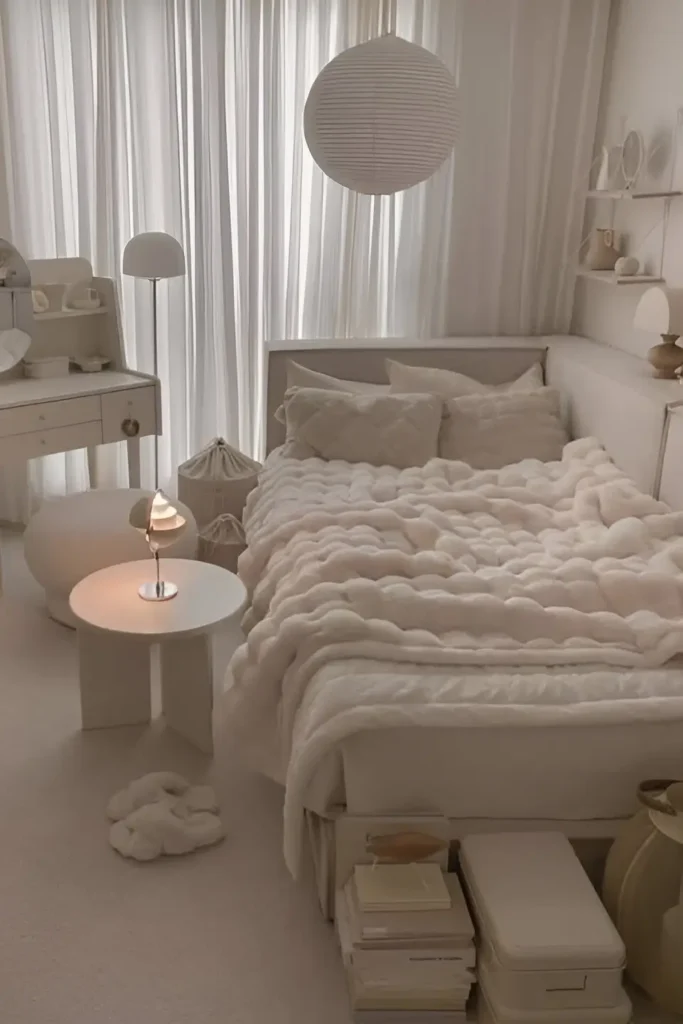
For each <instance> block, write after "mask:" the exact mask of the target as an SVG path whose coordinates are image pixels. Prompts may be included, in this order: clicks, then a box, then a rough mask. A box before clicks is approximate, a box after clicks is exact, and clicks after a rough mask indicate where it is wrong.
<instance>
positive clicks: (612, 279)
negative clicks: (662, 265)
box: [576, 267, 664, 288]
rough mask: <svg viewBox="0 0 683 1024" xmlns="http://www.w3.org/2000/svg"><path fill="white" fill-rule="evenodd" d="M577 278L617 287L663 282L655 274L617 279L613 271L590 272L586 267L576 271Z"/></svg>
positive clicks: (632, 275)
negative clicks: (585, 278)
mask: <svg viewBox="0 0 683 1024" xmlns="http://www.w3.org/2000/svg"><path fill="white" fill-rule="evenodd" d="M576 273H577V275H578V276H579V277H587V278H588V279H589V280H591V281H602V283H603V284H612V285H618V286H619V287H622V286H625V285H630V287H631V288H633V287H634V285H639V284H640V285H645V284H661V283H662V281H663V280H664V278H663V277H659V276H658V275H656V274H631V275H629V276H628V277H626V276H624V277H618V276H617V275H616V274H615V273H614V271H613V270H590V269H589V268H588V267H579V268H578V270H577V271H576Z"/></svg>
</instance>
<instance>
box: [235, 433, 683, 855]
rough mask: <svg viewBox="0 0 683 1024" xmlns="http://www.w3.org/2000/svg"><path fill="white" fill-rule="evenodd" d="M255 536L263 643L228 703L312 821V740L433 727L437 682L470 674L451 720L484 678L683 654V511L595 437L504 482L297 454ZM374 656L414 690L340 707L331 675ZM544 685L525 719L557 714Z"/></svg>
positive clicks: (348, 699)
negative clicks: (544, 709)
mask: <svg viewBox="0 0 683 1024" xmlns="http://www.w3.org/2000/svg"><path fill="white" fill-rule="evenodd" d="M245 529H246V534H247V541H248V549H247V551H246V552H245V553H244V555H243V556H242V558H241V561H240V574H241V576H242V578H243V580H244V582H245V583H246V585H247V587H248V590H249V593H250V597H251V605H250V609H249V611H248V612H247V615H246V617H245V620H244V627H245V630H246V632H247V642H246V643H245V644H244V645H243V646H242V647H241V648H240V649H239V650H238V651H237V653H236V654H235V657H234V658H233V660H232V663H231V669H230V687H229V690H228V692H227V694H226V697H225V700H226V704H227V710H228V711H229V719H230V721H231V723H232V725H233V728H234V730H235V732H236V733H239V736H240V739H241V741H242V742H243V743H246V744H247V745H250V746H252V747H253V748H254V749H258V755H259V759H260V763H261V764H264V765H266V767H267V770H268V771H269V773H270V774H272V775H274V776H275V777H276V778H280V779H281V780H282V781H285V782H286V783H287V786H288V804H289V807H290V811H291V812H292V813H293V814H295V812H296V810H297V808H296V801H297V799H298V798H297V796H296V795H295V794H294V793H293V790H292V779H293V777H294V775H295V774H297V773H298V775H299V776H301V777H303V775H302V765H303V764H305V765H306V766H307V767H306V770H307V771H308V772H310V771H311V770H312V767H313V759H312V758H313V755H312V747H311V744H313V746H314V747H315V749H316V751H317V753H316V756H324V748H325V743H324V742H322V741H321V736H322V735H323V734H326V735H327V736H328V737H329V742H330V743H331V742H333V740H334V736H335V735H338V734H339V730H338V728H337V730H336V732H335V727H336V726H338V723H339V716H340V715H343V716H345V718H346V719H348V717H349V715H351V717H353V713H354V711H355V712H358V713H357V714H356V716H355V717H356V719H357V721H356V722H355V726H354V727H357V728H365V727H367V724H364V722H365V723H366V720H367V716H368V715H371V716H372V719H373V727H377V725H378V724H381V720H382V719H383V718H384V720H385V721H386V722H387V723H388V722H390V721H392V722H393V721H396V720H397V717H398V718H401V719H402V724H406V715H407V716H408V718H409V719H410V720H411V721H415V722H418V721H420V720H421V719H422V720H424V718H425V715H424V711H425V708H429V713H430V714H432V715H433V714H434V694H433V692H431V690H430V678H431V674H432V673H435V674H436V673H437V672H438V673H440V676H441V677H443V670H444V668H452V669H453V673H454V679H455V680H456V682H455V684H454V687H453V688H452V689H450V690H449V692H448V694H447V695H445V694H443V695H442V694H440V698H439V705H438V707H439V709H440V714H441V715H442V717H440V719H439V721H440V722H443V723H444V724H446V723H447V722H449V721H452V722H453V723H456V722H457V721H458V716H459V714H461V713H462V708H463V706H464V705H465V704H471V703H473V702H475V703H476V701H477V700H479V701H480V702H483V703H485V702H486V696H485V690H486V688H485V687H484V688H483V690H482V693H483V694H484V696H481V694H479V695H477V694H473V693H472V692H470V691H468V692H467V695H466V696H465V695H464V694H463V689H462V686H461V687H460V688H459V687H458V685H457V679H458V677H459V678H460V679H466V678H469V677H468V676H467V674H468V673H474V674H475V676H476V673H477V672H481V670H482V669H486V670H488V671H490V672H491V673H494V672H498V673H499V672H500V671H501V669H504V670H505V671H511V672H513V673H516V674H517V677H518V678H519V679H521V680H523V679H524V672H525V670H526V671H529V670H530V669H534V670H535V671H536V672H537V670H538V668H539V667H548V668H552V667H555V668H566V670H567V672H574V671H576V670H577V668H578V670H580V671H581V672H585V671H587V670H588V669H589V668H591V669H596V670H599V669H601V668H602V669H603V670H604V669H607V668H608V667H612V668H614V667H616V668H619V669H622V670H623V671H624V674H625V676H626V675H627V674H628V673H630V674H631V676H633V675H634V673H633V670H635V669H654V668H657V667H659V666H662V665H664V664H665V663H666V662H667V661H668V660H669V659H670V658H672V657H674V656H675V655H677V654H678V653H680V652H681V651H683V513H679V512H672V511H671V510H670V509H669V508H668V506H666V505H664V504H662V503H661V502H658V501H656V500H655V499H654V498H652V497H650V496H648V495H645V494H643V493H642V492H640V491H639V490H638V489H637V488H636V487H635V485H634V484H633V483H632V482H631V481H630V480H629V479H628V477H626V476H625V475H624V474H623V473H622V472H621V471H620V470H618V469H617V468H616V467H615V466H614V464H613V463H612V462H611V461H610V459H609V457H608V456H607V454H606V453H605V451H604V450H603V449H602V448H601V446H600V445H599V444H598V442H597V441H595V440H593V439H585V438H584V439H581V440H579V441H573V442H571V443H570V444H568V445H567V446H566V448H565V449H564V454H563V458H562V460H561V461H559V462H552V463H540V462H537V461H533V460H528V461H525V462H521V463H518V464H516V465H513V466H507V467H505V468H503V469H500V470H485V471H476V470H472V469H471V468H470V467H468V466H467V465H465V464H464V463H459V462H448V461H445V460H442V459H434V460H432V461H431V462H429V463H427V465H426V466H424V467H422V468H419V469H408V470H396V469H392V468H390V467H380V468H377V467H373V466H369V465H367V464H364V463H361V464H353V465H352V464H348V463H345V462H340V461H334V462H324V461H322V460H320V459H306V460H304V461H297V460H295V459H289V458H286V457H284V455H283V454H282V453H281V452H279V451H278V452H275V453H274V454H273V455H271V456H270V457H269V459H268V461H267V463H266V466H265V469H264V471H263V473H262V475H261V477H260V483H259V486H258V488H257V489H256V490H255V491H253V492H252V494H251V495H250V498H249V501H248V505H247V509H246V513H245ZM357 658H362V659H369V660H373V661H380V662H383V663H385V664H386V666H387V673H388V678H389V679H390V676H391V665H392V663H393V664H395V665H398V664H400V665H402V666H405V665H406V664H408V665H412V666H415V672H414V674H413V675H412V676H411V678H412V679H414V686H407V685H406V684H405V674H403V676H402V678H403V680H404V681H403V683H402V685H401V686H400V687H397V688H396V693H394V692H393V691H392V689H391V685H390V684H389V685H386V686H384V685H383V686H382V687H381V691H382V692H381V697H380V696H378V697H377V700H376V699H375V695H373V694H372V693H371V694H368V693H365V692H359V689H358V686H357V685H356V684H355V682H354V680H353V679H349V680H348V681H347V682H344V677H343V674H340V673H337V674H336V675H335V677H334V678H335V679H336V680H337V682H336V684H335V685H334V686H333V685H328V686H327V687H326V688H324V689H325V692H324V693H323V694H322V695H321V692H320V687H319V686H318V687H316V686H315V685H313V684H314V682H315V679H316V674H319V673H320V672H321V670H322V669H323V668H324V667H325V666H329V665H330V664H331V663H332V662H338V661H339V660H340V659H341V660H347V659H357ZM636 675H637V673H636ZM550 677H551V674H550V673H549V678H550ZM368 678H373V676H372V675H369V676H368ZM539 678H541V677H539V676H538V674H536V675H535V676H534V684H533V687H532V691H533V695H532V696H531V698H530V697H529V695H528V694H527V695H526V697H525V699H524V700H521V703H522V704H525V703H526V704H528V705H534V706H537V705H543V704H544V703H545V700H544V693H543V687H542V686H541V685H540V684H539ZM582 678H584V679H585V678H586V677H585V676H581V675H579V676H577V679H579V680H580V679H582ZM463 685H464V684H463ZM669 685H670V683H667V686H669ZM577 686H580V684H579V683H577ZM551 689H552V687H551V686H550V685H549V694H550V691H551ZM681 693H683V688H681ZM667 695H668V696H670V695H671V694H670V692H669V691H668V690H667ZM565 696H566V699H565V700H564V703H565V704H572V703H576V701H580V700H581V699H582V697H581V693H580V692H571V690H570V692H568V693H566V695H565ZM623 696H625V697H626V696H629V695H628V694H624V695H623ZM634 696H638V697H642V696H643V694H642V693H638V694H634ZM549 703H551V704H552V703H555V704H556V703H557V700H556V697H553V696H552V695H551V696H550V699H549ZM326 707H327V708H328V709H329V715H328V713H327V711H326ZM370 708H371V709H372V710H371V711H370V710H368V709H370ZM364 709H365V711H366V712H367V714H365V715H364ZM313 720H315V723H316V725H315V729H313V728H312V725H311V723H312V721H313ZM347 731H348V729H347ZM314 734H315V735H314ZM314 739H315V743H313V740H314ZM293 856H294V854H293V853H292V852H291V851H290V862H291V859H292V857H293Z"/></svg>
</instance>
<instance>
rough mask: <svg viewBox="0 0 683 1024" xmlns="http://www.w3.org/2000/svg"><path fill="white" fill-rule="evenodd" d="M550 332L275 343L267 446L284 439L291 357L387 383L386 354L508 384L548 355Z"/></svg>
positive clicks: (271, 349) (345, 374)
mask: <svg viewBox="0 0 683 1024" xmlns="http://www.w3.org/2000/svg"><path fill="white" fill-rule="evenodd" d="M547 345H548V338H437V339H435V340H433V341H424V342H421V343H420V344H419V345H418V344H417V343H416V342H415V340H414V339H410V338H348V339H345V340H344V341H330V340H329V339H328V340H326V341H325V340H314V341H282V342H277V343H274V344H272V345H270V346H269V350H268V371H267V393H266V401H265V409H266V417H267V419H266V450H267V451H271V450H272V449H273V448H276V447H277V446H278V445H279V444H282V442H283V441H284V428H283V427H282V425H281V424H280V423H278V421H277V420H276V419H275V411H276V409H277V408H278V407H279V406H280V405H281V404H282V399H283V397H284V393H285V390H286V387H287V360H289V359H293V360H294V362H296V363H299V364H300V365H302V366H307V367H308V368H309V369H311V370H318V371H320V372H321V373H329V374H331V375H332V376H333V377H342V378H343V379H344V380H361V381H369V382H371V383H373V384H386V383H387V374H386V369H385V367H384V360H385V359H398V360H400V361H401V362H403V363H410V364H411V365H412V366H438V367H439V368H441V369H446V370H457V371H458V372H459V373H466V374H467V376H468V377H475V378H476V379H477V380H480V381H483V383H485V384H503V383H504V382H505V381H508V380H514V378H515V377H519V376H520V374H522V373H524V371H525V370H527V369H528V368H529V367H530V366H531V365H532V364H533V363H535V362H538V361H539V360H543V359H544V358H545V350H546V348H547Z"/></svg>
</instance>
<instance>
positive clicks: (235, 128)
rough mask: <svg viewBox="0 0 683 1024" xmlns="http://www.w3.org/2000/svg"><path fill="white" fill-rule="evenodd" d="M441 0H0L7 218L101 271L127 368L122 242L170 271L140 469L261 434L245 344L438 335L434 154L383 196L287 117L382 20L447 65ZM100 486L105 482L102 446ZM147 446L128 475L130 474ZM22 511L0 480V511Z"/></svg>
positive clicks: (448, 20)
mask: <svg viewBox="0 0 683 1024" xmlns="http://www.w3.org/2000/svg"><path fill="white" fill-rule="evenodd" d="M460 6H461V5H460V0H326V2H325V3H317V2H316V3H314V2H302V0H201V2H197V0H21V2H19V3H17V2H16V0H0V31H1V33H2V36H1V40H0V45H1V46H2V56H3V58H4V59H3V60H0V139H2V142H3V153H4V157H5V163H6V174H7V192H8V199H9V204H8V207H9V214H10V233H11V238H12V240H13V241H14V243H15V244H16V245H17V246H18V248H19V249H20V250H21V251H22V252H23V253H24V255H25V256H26V257H28V258H32V257H40V256H43V257H49V256H66V255H82V256H86V257H88V258H89V259H90V260H91V261H92V263H93V265H94V268H95V271H96V273H98V274H101V275H105V276H112V277H114V278H117V279H118V280H119V285H120V288H121V293H122V306H123V323H124V334H125V344H126V352H127V357H128V361H129V364H130V365H131V366H133V367H137V368H139V369H143V370H149V369H150V368H151V364H152V354H151V331H150V329H149V324H150V305H149V292H148V286H147V285H146V284H145V283H142V282H134V281H132V280H130V279H126V278H123V279H121V277H120V265H121V253H122V249H123V246H124V245H125V243H126V241H127V240H128V238H129V237H130V236H131V235H133V234H135V233H137V232H139V231H144V230H165V231H168V232H170V233H171V234H174V235H175V236H176V237H177V238H178V239H179V240H180V242H181V243H182V245H183V247H184V249H185V251H186V255H187V266H188V274H187V277H186V279H185V280H184V281H171V282H168V283H163V284H162V285H161V286H160V317H161V331H160V337H161V349H162V351H161V360H160V367H161V370H160V372H161V377H162V382H163V418H164V437H163V440H162V444H161V461H162V468H161V477H162V481H163V482H168V481H170V480H172V478H173V476H174V472H175V467H176V466H177V464H178V463H179V462H180V461H182V460H183V459H184V458H185V457H186V456H187V455H188V454H189V453H190V452H191V451H192V450H194V449H196V448H197V447H198V446H199V445H201V444H202V443H204V442H206V441H207V440H208V439H209V438H210V437H212V436H213V435H215V434H217V433H221V434H224V435H225V436H227V437H228V439H230V440H231V441H232V442H234V443H236V444H238V445H240V446H241V447H242V448H243V449H244V450H245V451H246V452H248V453H250V454H253V453H258V450H259V448H260V443H261V395H262V388H261V373H262V363H263V351H264V342H265V341H267V340H269V339H276V338H283V337H292V338H295V337H303V336H306V337H311V336H314V337H323V336H326V337H333V336H344V335H377V334H408V335H415V336H419V335H421V334H422V335H425V334H434V333H442V332H443V327H444V302H443V299H444V294H445V287H444V282H445V279H446V274H447V260H446V252H447V247H448V237H449V228H450V216H449V211H450V202H451V197H452V194H453V185H452V162H449V163H448V164H447V165H446V166H445V167H444V168H443V169H442V170H441V171H440V172H439V174H437V175H436V176H435V177H434V178H432V179H431V180H430V181H429V182H427V183H425V184H424V185H422V186H420V187H418V188H416V189H413V190H411V191H409V192H407V193H404V194H402V195H399V196H396V197H383V198H372V197H366V196H355V195H353V194H351V193H349V192H347V191H346V190H344V189H342V188H341V186H338V185H336V184H335V183H334V182H331V181H329V180H327V179H325V177H324V176H323V174H322V172H321V171H320V170H319V169H318V168H317V167H316V166H315V165H314V163H313V161H312V160H311V158H310V156H309V154H308V151H307V149H306V146H305V143H304V140H303V134H302V128H301V124H302V112H303V105H304V102H305V97H306V94H307V91H308V88H309V86H310V84H311V82H312V81H313V79H314V77H315V76H316V74H317V73H318V71H319V70H320V69H321V67H322V66H323V65H324V64H325V63H326V62H327V61H328V60H329V59H331V58H332V57H333V56H334V55H335V54H336V53H338V52H339V51H340V50H342V49H344V48H345V47H347V46H350V45H353V44H354V43H356V42H360V41H362V40H364V39H368V38H371V37H372V36H373V35H376V34H377V33H378V32H380V31H382V30H383V29H386V28H391V29H395V30H396V31H398V33H399V34H401V35H403V36H405V37H407V38H411V39H414V40H415V41H417V42H421V43H423V44H424V45H426V46H428V47H429V48H430V49H432V50H434V51H435V52H437V53H439V54H440V56H441V57H442V58H443V59H444V60H445V61H446V63H447V64H448V65H449V66H451V67H452V68H453V69H454V70H456V71H457V63H458V45H459V18H460ZM101 461H102V465H101V467H100V472H101V476H102V479H103V481H104V482H105V483H107V484H114V485H115V484H117V483H122V482H124V481H125V470H124V463H123V453H122V452H119V451H117V450H116V449H112V450H106V451H104V452H103V454H102V457H101ZM149 471H150V464H149V452H148V453H147V458H146V459H144V461H143V473H144V474H145V476H146V478H147V480H148V481H149V479H150V473H149ZM85 486H86V472H85V458H84V455H83V453H80V452H76V453H69V454H67V455H61V456H52V457H50V458H48V459H44V460H41V461H40V462H34V463H33V464H32V466H31V490H32V493H33V494H34V495H37V496H43V495H46V494H56V493H63V492H65V491H70V490H77V489H81V488H83V487H85ZM25 505H26V500H25V487H24V486H23V474H21V473H20V474H17V473H16V472H11V473H10V472H8V471H5V472H4V474H3V475H2V479H1V480H0V518H3V517H5V518H6V517H8V516H9V517H15V518H16V517H17V510H18V509H19V508H21V509H24V508H25Z"/></svg>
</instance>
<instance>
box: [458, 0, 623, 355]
mask: <svg viewBox="0 0 683 1024" xmlns="http://www.w3.org/2000/svg"><path fill="white" fill-rule="evenodd" d="M609 10H610V0H552V2H549V0H466V2H465V3H464V5H463V15H462V25H461V30H462V38H463V46H462V60H461V64H460V89H461V99H462V111H463V117H462V132H461V137H460V142H459V148H458V153H459V159H458V161H457V168H456V183H455V194H454V214H453V230H452V238H453V252H452V260H451V268H450V273H451V282H452V285H451V288H450V298H449V311H448V319H447V326H448V333H452V334H494V335H495V334H552V333H553V332H559V333H562V332H566V331H568V329H569V324H570V320H571V308H572V301H573V292H574V265H575V261H576V252H577V249H578V246H579V242H580V239H581V225H582V220H583V209H584V201H585V195H584V193H585V190H586V188H587V187H588V171H589V168H590V164H591V160H592V154H593V141H594V138H595V129H596V122H597V113H598V101H599V96H600V85H601V81H602V70H603V64H604V54H605V44H606V38H607V27H608V20H609Z"/></svg>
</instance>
